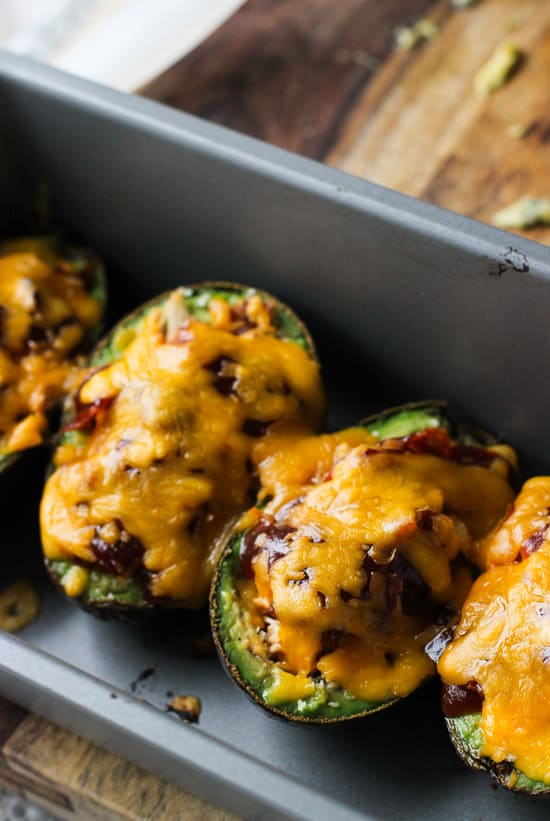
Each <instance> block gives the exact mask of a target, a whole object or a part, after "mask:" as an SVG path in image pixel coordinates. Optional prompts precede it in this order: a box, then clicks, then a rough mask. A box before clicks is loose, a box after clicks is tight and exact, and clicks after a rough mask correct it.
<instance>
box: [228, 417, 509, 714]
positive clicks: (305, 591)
mask: <svg viewBox="0 0 550 821" xmlns="http://www.w3.org/2000/svg"><path fill="white" fill-rule="evenodd" d="M444 435H446V434H444ZM400 441H401V440H392V442H390V443H389V442H383V443H379V442H378V441H377V440H376V439H375V438H374V437H373V436H372V435H370V434H369V433H368V432H367V431H366V430H364V429H362V428H353V429H350V430H348V431H343V432H340V433H337V434H332V435H324V436H320V437H312V436H310V437H304V438H302V439H301V440H299V441H290V442H288V441H287V442H286V444H285V442H284V440H283V439H279V440H278V441H277V440H275V439H274V440H266V441H265V442H262V443H260V444H259V445H258V446H257V448H256V451H255V458H256V460H257V461H258V463H259V474H260V480H261V483H262V488H263V492H264V494H265V496H266V497H267V498H270V499H271V500H270V501H269V502H268V503H267V505H266V506H265V507H264V508H263V509H262V510H258V509H256V510H255V511H252V512H249V513H248V514H247V515H246V517H245V518H244V519H243V521H242V523H241V525H242V526H243V527H244V528H246V529H247V531H246V534H245V536H244V544H245V547H244V551H243V570H244V571H245V573H244V576H248V578H245V577H243V578H242V580H241V582H240V590H239V596H240V597H241V600H243V599H242V597H243V596H244V597H245V599H244V600H245V601H248V602H250V601H253V606H254V608H255V611H256V616H255V618H256V620H257V617H258V615H260V616H261V617H262V619H263V621H264V630H265V640H266V644H267V648H268V654H269V656H270V658H271V660H272V661H273V662H274V664H275V668H276V669H277V670H279V669H280V670H282V671H283V672H284V673H285V674H293V675H295V676H297V677H299V679H300V681H304V680H306V679H304V677H307V676H311V675H312V674H313V675H319V674H322V677H323V679H324V681H325V682H332V683H336V684H337V685H338V686H340V687H341V688H343V689H344V690H346V691H348V692H349V693H351V694H352V695H353V696H355V697H357V698H359V699H362V700H365V701H367V702H376V703H378V702H383V701H387V700H389V699H392V698H395V697H402V696H405V695H407V694H408V693H410V692H411V691H412V690H414V689H415V687H417V686H418V684H419V683H420V682H421V681H422V680H423V679H424V678H425V677H426V676H428V675H429V674H430V673H431V672H433V664H432V662H431V661H430V659H429V658H428V656H427V655H426V653H425V651H424V648H425V645H426V643H427V642H428V641H429V640H430V639H431V638H432V637H433V636H434V635H435V633H436V632H437V629H438V628H437V626H436V624H437V622H438V620H439V619H440V618H441V617H442V616H444V617H446V618H448V617H449V615H448V614H449V611H452V612H459V610H460V607H461V605H462V603H463V601H464V599H465V598H466V595H467V593H468V591H469V588H470V585H471V576H470V573H469V571H468V570H467V568H466V566H465V565H464V564H463V563H462V564H461V563H460V561H458V562H457V561H455V560H456V559H457V557H458V555H459V553H464V554H466V555H469V554H470V553H471V552H472V545H473V541H474V540H475V539H478V538H480V537H481V536H483V535H485V534H486V533H487V532H488V531H489V530H491V528H493V527H494V526H495V524H496V523H497V522H498V521H499V520H500V519H501V517H502V515H503V513H504V511H505V510H506V508H507V506H508V505H509V504H510V502H511V500H512V490H511V488H510V485H509V483H508V481H507V479H506V478H505V475H504V474H505V472H506V471H503V470H502V463H501V456H500V455H499V453H498V451H495V452H494V462H493V463H492V466H491V467H490V468H488V467H483V466H480V465H477V464H462V463H460V462H459V461H453V460H451V459H446V458H442V457H440V456H438V455H435V454H434V453H413V452H405V451H400V447H399V446H400ZM247 562H248V571H247V570H246V567H247ZM251 586H252V587H253V588H254V593H255V596H252V595H251V592H250V587H251ZM445 614H446V616H445ZM280 678H281V676H280V675H279V678H278V684H277V688H278V689H277V692H278V690H279V689H280V688H281V683H280V681H279V679H280ZM283 680H284V681H286V679H283ZM291 690H292V687H290V685H289V686H288V687H286V689H285V692H287V693H288V692H291ZM277 700H280V699H279V697H278V696H277Z"/></svg>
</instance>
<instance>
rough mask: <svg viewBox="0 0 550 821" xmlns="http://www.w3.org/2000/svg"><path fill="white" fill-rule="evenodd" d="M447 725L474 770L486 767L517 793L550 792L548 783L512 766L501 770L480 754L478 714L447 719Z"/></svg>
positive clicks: (462, 754) (480, 738)
mask: <svg viewBox="0 0 550 821" xmlns="http://www.w3.org/2000/svg"><path fill="white" fill-rule="evenodd" d="M446 721H447V727H448V729H449V734H450V736H451V739H452V742H453V744H454V745H455V747H456V749H457V752H458V754H459V755H460V757H461V758H462V759H463V761H464V762H465V763H466V764H468V765H469V766H470V767H474V769H482V770H488V771H489V772H491V773H492V775H493V777H494V778H495V779H496V780H497V781H498V783H499V784H501V786H503V787H506V788H507V789H509V790H514V791H516V792H524V793H530V794H531V795H540V794H543V793H550V784H546V783H545V782H544V781H534V780H533V779H532V778H528V777H527V776H526V775H525V774H524V773H522V772H521V771H520V770H516V769H512V770H511V771H508V770H506V771H505V772H503V773H501V772H499V770H498V765H497V764H496V763H495V762H494V761H492V760H491V759H490V758H486V757H484V756H483V755H482V754H481V750H482V747H483V730H482V729H481V713H471V714H470V715H465V716H460V717H459V718H448V719H446Z"/></svg>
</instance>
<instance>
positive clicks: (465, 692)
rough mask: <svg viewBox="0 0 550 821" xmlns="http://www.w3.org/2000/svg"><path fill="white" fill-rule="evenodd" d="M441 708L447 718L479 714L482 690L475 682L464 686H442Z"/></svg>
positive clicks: (469, 682) (481, 703)
mask: <svg viewBox="0 0 550 821" xmlns="http://www.w3.org/2000/svg"><path fill="white" fill-rule="evenodd" d="M441 706H442V708H443V714H444V715H445V716H447V718H460V717H461V716H467V715H471V713H480V712H481V708H482V706H483V690H482V689H481V686H480V685H479V684H478V683H477V681H468V682H467V683H466V684H464V685H458V684H444V685H443V692H442V695H441Z"/></svg>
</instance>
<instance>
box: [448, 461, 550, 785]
mask: <svg viewBox="0 0 550 821" xmlns="http://www.w3.org/2000/svg"><path fill="white" fill-rule="evenodd" d="M549 511H550V478H547V477H537V478H534V479H530V480H529V481H528V482H526V484H525V485H524V487H523V489H522V491H521V492H520V494H519V496H518V497H517V499H516V501H515V503H514V506H513V509H511V510H510V511H509V514H508V516H507V517H506V518H505V520H504V521H503V522H502V525H501V526H500V527H497V528H496V529H495V531H494V532H493V533H491V534H490V535H489V536H488V537H487V538H486V539H485V540H483V541H482V542H481V544H480V555H481V556H482V559H483V562H484V564H485V565H486V566H487V567H488V569H487V570H486V571H485V573H483V574H482V575H481V576H480V577H479V578H478V579H477V580H476V582H475V584H474V586H473V587H472V589H471V591H470V594H469V596H468V598H467V600H466V603H465V605H464V609H463V612H462V616H461V619H460V622H459V624H458V626H457V628H456V631H455V634H454V637H453V638H452V640H451V641H450V643H448V645H447V647H446V648H445V650H444V651H443V653H442V655H441V657H440V659H439V662H438V671H439V673H440V675H441V677H442V679H443V699H442V703H443V711H444V714H445V716H446V722H447V726H448V729H449V733H450V736H451V739H452V741H453V744H454V746H455V747H456V750H457V752H458V754H459V755H460V757H461V758H462V759H463V761H464V762H465V763H466V764H468V765H469V766H470V767H473V768H474V769H477V770H485V771H487V772H489V773H490V774H491V775H492V776H493V778H494V779H495V780H496V781H497V782H498V783H499V784H500V785H502V786H503V787H506V788H507V789H509V790H513V791H515V792H522V793H528V794H530V795H538V796H540V795H549V794H550V541H549V539H550V513H549Z"/></svg>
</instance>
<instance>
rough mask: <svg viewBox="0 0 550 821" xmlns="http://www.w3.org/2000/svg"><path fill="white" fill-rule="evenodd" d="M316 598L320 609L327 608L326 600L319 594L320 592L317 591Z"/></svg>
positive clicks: (323, 595)
mask: <svg viewBox="0 0 550 821" xmlns="http://www.w3.org/2000/svg"><path fill="white" fill-rule="evenodd" d="M317 598H318V599H319V604H320V606H321V608H323V609H324V608H325V607H328V599H327V597H326V596H325V594H324V593H323V592H321V590H318V591H317Z"/></svg>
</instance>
